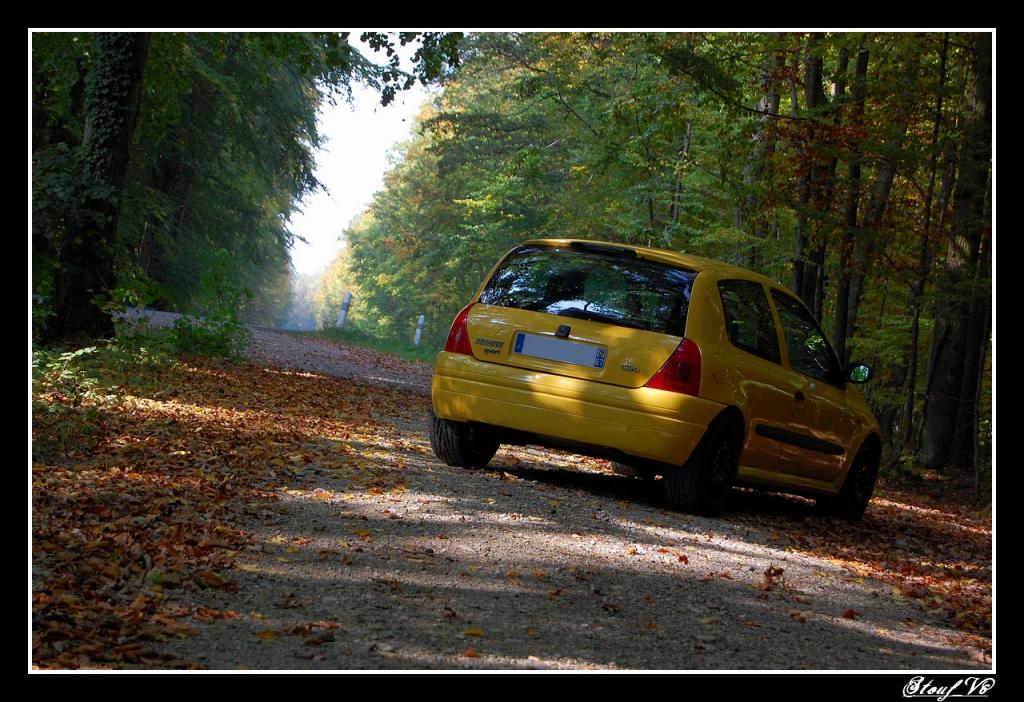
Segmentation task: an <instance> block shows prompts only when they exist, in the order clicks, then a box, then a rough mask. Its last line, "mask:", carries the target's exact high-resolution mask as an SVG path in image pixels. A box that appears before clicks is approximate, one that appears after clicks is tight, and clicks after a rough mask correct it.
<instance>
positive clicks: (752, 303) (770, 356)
mask: <svg viewBox="0 0 1024 702" xmlns="http://www.w3.org/2000/svg"><path fill="white" fill-rule="evenodd" d="M718 293H719V297H720V299H721V303H722V317H723V320H724V322H725V335H726V337H727V338H728V343H727V344H719V345H717V346H716V349H717V350H716V351H715V356H716V358H715V359H714V361H715V363H714V367H715V368H716V369H717V368H721V369H727V371H725V372H726V373H727V374H728V378H725V377H723V378H718V377H717V375H716V376H715V377H714V378H713V380H717V381H719V382H721V383H724V384H726V385H728V386H730V387H732V388H735V390H736V391H737V392H738V402H737V404H738V405H739V406H741V407H742V408H743V418H744V422H745V424H746V426H745V428H744V429H745V430H744V436H745V439H746V441H745V445H744V448H743V453H742V455H741V456H740V470H739V472H740V478H750V479H754V480H759V481H761V482H763V481H765V480H766V479H770V478H769V476H770V475H774V474H776V473H778V472H779V471H780V470H783V472H788V470H786V469H785V468H784V466H785V464H786V463H788V461H789V460H792V459H793V458H798V457H794V456H788V457H787V455H786V454H787V452H788V447H786V446H781V447H780V445H779V443H778V442H777V441H775V440H774V439H773V438H771V437H770V436H768V435H765V434H764V433H763V432H760V431H758V427H763V426H786V425H788V424H789V422H790V420H791V419H792V413H793V411H794V408H793V407H792V405H793V404H794V400H793V395H792V391H790V390H788V381H789V376H790V373H789V371H788V370H787V369H786V368H784V367H783V365H782V352H781V346H780V341H779V335H778V332H777V327H776V321H775V316H774V315H773V314H772V308H771V305H770V304H769V302H768V293H767V290H766V289H765V286H764V285H762V284H761V283H760V282H757V281H753V280H743V279H722V280H719V281H718ZM719 357H720V358H719Z"/></svg>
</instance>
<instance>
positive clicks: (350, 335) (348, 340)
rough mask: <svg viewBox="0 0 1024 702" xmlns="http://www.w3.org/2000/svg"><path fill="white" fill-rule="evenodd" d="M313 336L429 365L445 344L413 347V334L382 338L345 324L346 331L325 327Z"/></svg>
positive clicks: (354, 325) (425, 344)
mask: <svg viewBox="0 0 1024 702" xmlns="http://www.w3.org/2000/svg"><path fill="white" fill-rule="evenodd" d="M445 333H447V329H446V330H445ZM313 334H314V335H315V336H318V337H322V338H325V339H330V340H332V341H339V342H341V343H343V344H350V345H352V346H364V347H366V348H371V349H376V350H377V351H384V352H385V353H390V354H394V355H396V356H398V357H400V358H404V359H406V360H408V361H421V362H427V363H431V362H433V360H434V358H435V357H436V356H437V354H438V352H439V351H440V350H441V348H442V346H443V344H442V345H436V344H430V343H427V342H425V341H421V342H420V345H419V346H413V344H412V333H410V334H408V335H407V338H405V339H397V338H394V337H386V336H381V335H380V334H378V333H376V332H374V331H369V330H367V329H365V328H363V327H361V326H360V325H358V324H352V325H349V324H348V323H346V324H345V328H344V329H338V328H337V327H324V328H323V329H321V330H320V331H317V332H313Z"/></svg>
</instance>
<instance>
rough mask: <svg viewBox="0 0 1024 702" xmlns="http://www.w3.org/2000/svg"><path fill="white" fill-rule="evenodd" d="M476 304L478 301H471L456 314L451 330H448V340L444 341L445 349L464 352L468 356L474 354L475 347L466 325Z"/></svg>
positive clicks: (451, 351) (452, 351)
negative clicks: (473, 347)
mask: <svg viewBox="0 0 1024 702" xmlns="http://www.w3.org/2000/svg"><path fill="white" fill-rule="evenodd" d="M474 304H476V303H474V302H471V303H469V304H468V305H466V306H465V307H463V308H462V311H461V312H459V313H458V314H457V315H455V321H454V322H452V328H451V331H449V332H448V341H446V342H444V350H445V351H448V352H450V353H464V354H466V355H468V356H472V355H473V349H472V348H470V345H469V330H468V329H467V328H466V325H467V323H468V322H469V310H470V309H472V307H473V305H474Z"/></svg>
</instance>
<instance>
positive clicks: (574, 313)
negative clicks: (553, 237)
mask: <svg viewBox="0 0 1024 702" xmlns="http://www.w3.org/2000/svg"><path fill="white" fill-rule="evenodd" d="M696 275H697V274H696V273H694V272H693V271H687V270H683V269H680V268H674V267H672V266H668V265H665V264H662V263H657V262H655V261H648V260H646V259H643V258H639V257H637V256H636V255H635V254H633V253H632V252H631V251H629V250H628V249H623V250H616V249H613V248H611V247H609V248H608V249H607V250H601V249H596V248H595V249H589V248H567V247H566V248H563V247H552V246H521V247H519V248H518V249H516V250H515V251H513V252H512V253H511V254H509V255H508V257H506V258H505V260H504V261H503V262H502V264H501V267H500V268H499V269H498V270H497V271H495V273H494V275H493V276H491V279H490V281H488V283H487V287H486V288H485V289H484V292H483V294H482V295H481V297H480V302H483V303H484V304H488V305H499V306H502V307H516V308H519V309H524V310H535V311H538V312H546V313H548V314H556V315H559V316H563V317H573V318H577V319H588V320H592V321H597V322H604V323H606V324H614V325H616V326H621V327H629V328H633V329H643V330H646V331H655V332H661V333H665V334H671V335H673V336H683V332H684V331H685V329H686V312H687V309H688V307H689V303H690V289H691V286H692V285H693V279H694V278H695V277H696Z"/></svg>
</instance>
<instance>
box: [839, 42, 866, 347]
mask: <svg viewBox="0 0 1024 702" xmlns="http://www.w3.org/2000/svg"><path fill="white" fill-rule="evenodd" d="M867 76H868V50H867V49H864V48H861V49H860V50H859V51H858V52H857V66H856V68H855V69H854V79H853V86H852V92H853V116H852V118H851V122H852V124H853V127H854V133H859V132H860V130H861V128H862V127H863V124H864V92H865V89H866V87H867ZM861 161H862V156H861V145H860V140H859V138H857V139H855V140H854V141H853V142H852V143H851V144H850V165H849V172H848V173H849V174H848V176H847V188H846V211H845V214H844V218H843V221H844V228H843V238H842V241H841V243H840V245H839V252H838V256H839V281H838V283H837V286H836V308H835V327H834V331H833V334H832V339H833V342H834V346H835V350H836V354H837V355H838V356H839V362H840V363H842V364H843V366H844V367H845V366H846V364H847V363H849V357H848V353H847V351H846V339H847V338H848V334H849V332H848V331H847V325H848V320H849V304H850V303H849V300H850V255H851V253H852V250H853V244H854V241H855V240H856V238H857V212H858V210H859V208H860V170H861Z"/></svg>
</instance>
